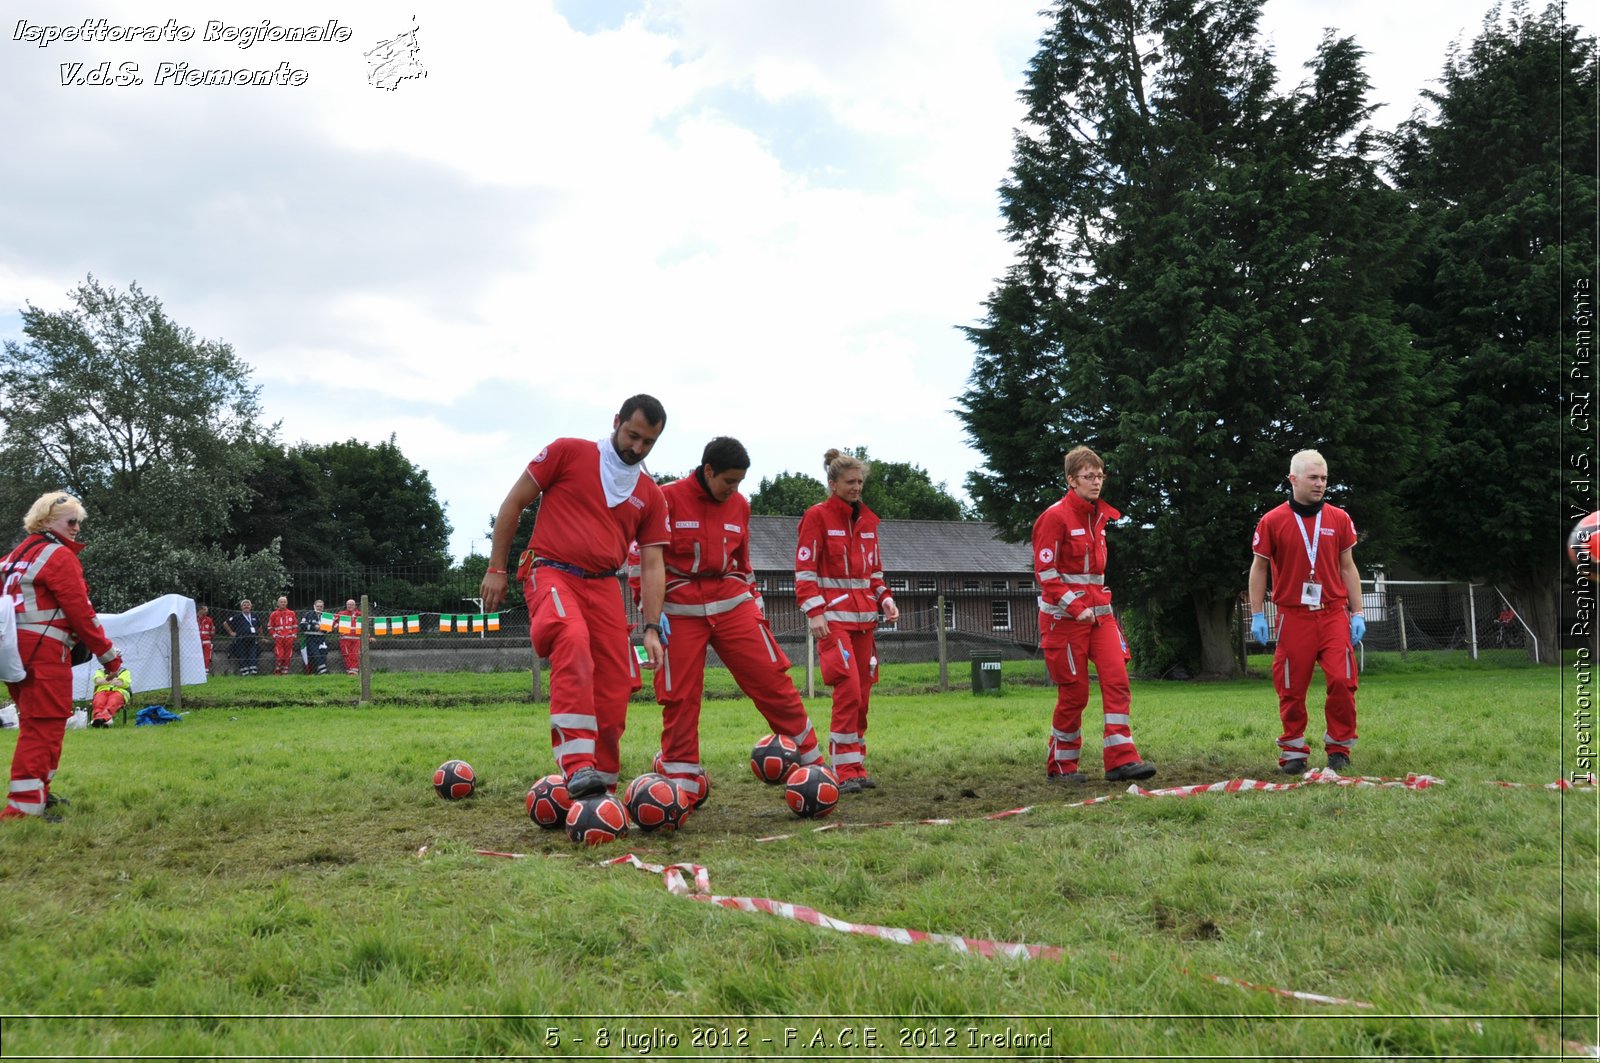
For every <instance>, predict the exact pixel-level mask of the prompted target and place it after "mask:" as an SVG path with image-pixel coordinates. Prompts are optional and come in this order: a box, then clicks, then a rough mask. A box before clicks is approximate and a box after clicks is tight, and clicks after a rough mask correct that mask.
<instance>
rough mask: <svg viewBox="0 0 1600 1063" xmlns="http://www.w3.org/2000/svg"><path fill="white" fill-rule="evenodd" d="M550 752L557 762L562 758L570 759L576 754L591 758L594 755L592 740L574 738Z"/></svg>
mask: <svg viewBox="0 0 1600 1063" xmlns="http://www.w3.org/2000/svg"><path fill="white" fill-rule="evenodd" d="M552 752H553V753H554V754H555V756H556V759H557V760H560V759H562V758H563V757H570V756H573V755H575V754H578V753H588V754H590V755H591V756H592V755H593V754H594V739H592V738H574V739H572V740H571V741H567V742H563V743H561V744H560V745H559V746H556V747H555V749H554V750H552Z"/></svg>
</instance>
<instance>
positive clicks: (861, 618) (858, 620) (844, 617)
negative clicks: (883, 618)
mask: <svg viewBox="0 0 1600 1063" xmlns="http://www.w3.org/2000/svg"><path fill="white" fill-rule="evenodd" d="M822 618H823V619H824V620H837V621H839V622H840V623H843V624H870V623H872V622H873V621H874V620H877V619H878V613H877V610H873V611H872V612H870V613H847V612H844V611H843V610H841V609H829V610H828V611H827V612H825V613H823V614H822Z"/></svg>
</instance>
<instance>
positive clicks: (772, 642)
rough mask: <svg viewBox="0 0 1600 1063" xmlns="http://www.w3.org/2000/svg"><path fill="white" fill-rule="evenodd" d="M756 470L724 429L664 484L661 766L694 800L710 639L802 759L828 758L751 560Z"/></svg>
mask: <svg viewBox="0 0 1600 1063" xmlns="http://www.w3.org/2000/svg"><path fill="white" fill-rule="evenodd" d="M749 469H750V454H749V452H747V451H746V450H745V448H744V444H742V443H740V442H739V441H738V440H737V439H733V438H731V437H729V436H719V437H717V438H716V439H713V440H712V441H711V442H709V443H707V444H706V447H705V450H704V452H703V453H702V454H701V456H700V467H699V468H698V469H696V470H695V471H694V472H693V473H692V474H690V475H689V476H685V477H684V478H683V479H681V480H674V481H673V482H672V483H670V484H668V485H667V486H665V487H663V488H662V489H661V494H662V496H663V497H665V498H666V500H667V519H668V523H669V526H670V527H671V529H672V539H671V541H670V542H669V543H668V544H667V548H666V551H665V560H666V570H667V585H666V604H665V605H664V606H663V608H662V612H663V613H664V614H665V615H667V616H668V617H671V623H670V625H669V628H670V631H671V636H670V638H669V640H668V642H667V644H666V646H665V649H664V650H663V653H662V660H661V667H659V668H657V669H656V676H655V686H656V700H657V701H659V702H660V703H661V765H660V768H659V770H660V771H661V772H662V774H664V775H666V776H667V777H668V778H670V779H673V780H674V781H676V782H677V783H678V785H679V786H680V787H682V788H683V789H684V790H685V791H687V792H688V793H690V794H691V795H692V796H693V798H694V800H695V801H696V802H698V801H699V800H700V798H701V797H703V796H704V791H703V788H702V786H701V776H703V775H705V768H704V767H703V766H702V765H701V763H700V699H701V695H702V694H703V693H704V692H705V679H706V648H707V647H708V646H709V647H710V648H711V649H713V650H715V651H716V653H717V656H718V657H719V658H720V659H721V660H722V663H723V664H724V665H725V666H726V667H727V669H728V671H729V672H731V673H732V674H733V678H734V681H735V682H737V683H738V684H739V689H740V690H742V691H744V692H745V693H746V694H747V695H749V697H750V700H751V701H754V702H755V704H756V709H757V710H758V711H760V713H761V715H762V717H763V718H765V719H766V721H767V723H768V725H769V726H771V728H772V733H773V734H776V735H782V736H784V737H787V738H790V739H792V740H793V741H794V744H795V745H796V746H798V747H799V749H800V763H801V764H816V763H818V762H820V761H821V760H822V753H821V751H820V750H819V749H818V748H817V733H816V730H815V729H814V728H813V727H812V726H811V720H810V718H809V717H807V716H806V707H805V703H804V702H803V701H801V700H800V692H799V691H797V690H796V689H795V688H794V683H793V682H792V681H790V679H789V672H788V669H789V658H788V657H787V656H785V655H784V652H783V650H782V649H781V648H779V646H778V643H777V640H776V639H774V638H773V637H772V631H771V629H770V628H768V627H767V623H766V620H765V619H763V617H762V614H761V608H760V594H759V592H758V591H756V589H755V572H754V571H753V570H752V569H751V567H750V503H749V501H748V500H747V499H746V498H745V497H744V495H742V494H740V493H739V484H740V483H741V482H743V480H744V477H745V473H746V472H748V471H749ZM639 580H640V560H639V548H638V544H637V543H635V544H634V547H633V550H632V551H631V552H630V553H629V555H628V582H629V583H630V584H631V585H632V587H633V595H634V601H635V602H636V603H637V602H638V601H639V599H640V582H639Z"/></svg>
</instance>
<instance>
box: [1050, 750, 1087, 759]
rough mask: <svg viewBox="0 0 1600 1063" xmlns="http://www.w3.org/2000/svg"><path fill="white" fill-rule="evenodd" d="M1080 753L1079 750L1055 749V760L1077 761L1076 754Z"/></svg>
mask: <svg viewBox="0 0 1600 1063" xmlns="http://www.w3.org/2000/svg"><path fill="white" fill-rule="evenodd" d="M1081 752H1082V750H1079V749H1057V750H1056V757H1055V759H1057V760H1077V759H1078V754H1079V753H1081Z"/></svg>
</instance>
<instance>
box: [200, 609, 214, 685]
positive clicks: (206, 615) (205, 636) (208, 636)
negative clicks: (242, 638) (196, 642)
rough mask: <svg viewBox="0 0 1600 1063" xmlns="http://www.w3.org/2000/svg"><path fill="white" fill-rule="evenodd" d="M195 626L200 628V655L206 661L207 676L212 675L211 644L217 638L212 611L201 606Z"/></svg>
mask: <svg viewBox="0 0 1600 1063" xmlns="http://www.w3.org/2000/svg"><path fill="white" fill-rule="evenodd" d="M195 624H196V626H198V627H199V628H200V653H201V654H202V655H203V656H204V657H205V660H206V674H207V675H210V674H211V642H212V640H213V639H215V638H216V637H217V622H216V621H215V620H213V619H211V609H210V608H209V607H208V606H204V605H202V606H200V610H199V615H198V616H196V617H195Z"/></svg>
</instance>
